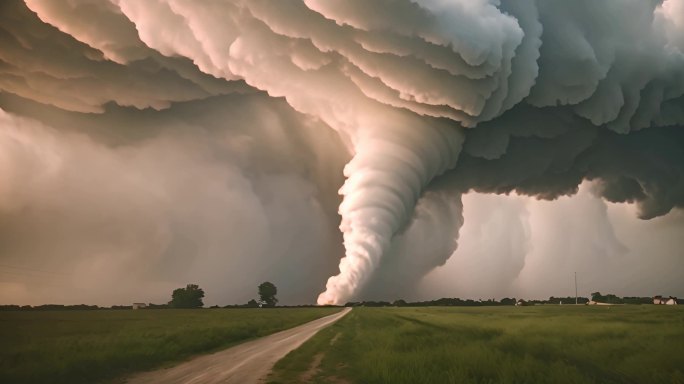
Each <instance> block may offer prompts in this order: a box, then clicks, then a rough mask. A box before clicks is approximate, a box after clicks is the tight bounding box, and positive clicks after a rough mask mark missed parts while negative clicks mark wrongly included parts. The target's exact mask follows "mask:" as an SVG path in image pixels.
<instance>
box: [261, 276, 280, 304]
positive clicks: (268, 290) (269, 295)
mask: <svg viewBox="0 0 684 384" xmlns="http://www.w3.org/2000/svg"><path fill="white" fill-rule="evenodd" d="M276 294H278V288H276V286H275V285H274V284H273V283H271V282H269V281H265V282H263V283H261V284H260V285H259V300H260V301H261V303H262V304H263V306H264V307H275V306H276V304H277V303H278V299H276Z"/></svg>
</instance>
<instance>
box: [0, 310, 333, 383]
mask: <svg viewBox="0 0 684 384" xmlns="http://www.w3.org/2000/svg"><path fill="white" fill-rule="evenodd" d="M337 311H339V309H336V308H274V309H204V310H180V309H179V310H175V309H169V310H140V311H55V312H1V313H0V344H1V345H2V348H0V383H13V384H23V383H74V384H78V383H93V382H97V381H102V380H106V379H111V378H114V377H117V376H120V375H123V374H127V373H130V372H134V371H141V370H146V369H151V368H154V367H158V366H160V365H163V364H165V363H169V362H177V361H179V360H183V359H186V358H188V357H189V356H192V355H195V354H199V353H202V352H208V351H212V350H216V349H220V348H225V347H228V346H231V345H233V344H237V343H239V342H242V341H245V340H248V339H252V338H255V337H260V336H264V335H267V334H270V333H273V332H277V331H280V330H283V329H287V328H291V327H293V326H296V325H299V324H303V323H306V322H308V321H311V320H314V319H316V318H319V317H322V316H325V315H329V314H332V313H334V312H337Z"/></svg>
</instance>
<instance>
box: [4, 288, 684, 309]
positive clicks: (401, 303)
mask: <svg viewBox="0 0 684 384" xmlns="http://www.w3.org/2000/svg"><path fill="white" fill-rule="evenodd" d="M591 299H592V301H596V302H599V303H608V304H653V298H652V297H631V296H627V297H618V296H616V295H613V294H607V295H601V294H600V293H599V292H594V293H593V294H592V297H591ZM588 302H589V298H586V297H578V298H577V303H578V304H587V303H588ZM677 302H678V303H679V304H684V300H683V299H678V300H677ZM516 304H518V305H544V304H575V298H574V297H571V296H568V297H554V296H551V297H549V298H548V300H522V299H516V298H515V297H512V298H509V297H505V298H503V299H501V300H498V301H497V300H495V299H488V300H472V299H459V298H446V297H443V298H441V299H437V300H429V301H413V302H407V301H405V300H395V301H394V302H389V301H350V302H348V303H346V304H345V305H344V306H345V307H482V306H503V305H516ZM279 307H280V308H305V307H317V305H283V306H279ZM167 308H171V307H170V306H169V305H168V304H147V306H145V307H142V308H140V309H141V310H145V309H167ZM209 308H259V303H258V302H257V301H256V300H250V301H249V302H247V303H245V304H233V305H226V306H223V307H219V306H218V305H214V306H211V307H209ZM130 309H133V306H132V305H112V306H111V307H100V306H97V305H86V304H78V305H61V304H44V305H36V306H30V305H0V311H84V310H130Z"/></svg>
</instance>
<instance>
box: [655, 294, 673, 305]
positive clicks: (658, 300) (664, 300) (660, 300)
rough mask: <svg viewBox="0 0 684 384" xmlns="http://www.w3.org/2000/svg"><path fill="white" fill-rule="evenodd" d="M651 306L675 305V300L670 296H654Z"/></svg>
mask: <svg viewBox="0 0 684 384" xmlns="http://www.w3.org/2000/svg"><path fill="white" fill-rule="evenodd" d="M653 304H657V305H677V298H676V297H673V296H670V297H662V296H660V295H658V296H655V297H654V298H653Z"/></svg>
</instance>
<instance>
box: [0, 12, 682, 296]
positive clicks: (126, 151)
mask: <svg viewBox="0 0 684 384" xmlns="http://www.w3.org/2000/svg"><path fill="white" fill-rule="evenodd" d="M683 4H684V2H683V1H681V0H666V1H664V2H662V3H658V2H644V1H636V0H635V1H604V2H599V3H597V2H594V1H588V0H587V1H579V2H573V3H572V4H570V3H568V2H564V1H560V0H558V1H533V0H526V1H501V2H499V1H485V0H478V1H470V0H469V1H466V0H462V1H451V2H446V1H440V0H422V1H413V2H411V1H407V0H406V1H401V0H395V1H390V0H386V1H377V2H367V1H362V0H353V1H348V0H347V1H337V0H334V1H317V0H304V1H302V0H285V1H267V0H251V1H237V0H236V1H227V2H206V3H202V4H201V5H198V4H196V3H195V2H190V1H183V0H168V1H161V0H160V1H146V2H140V1H134V0H130V1H129V0H111V1H104V2H102V1H88V0H82V1H70V2H68V3H66V4H65V3H63V2H58V1H34V0H29V1H26V3H25V4H23V3H20V2H17V1H9V2H4V3H3V4H2V5H1V7H2V12H1V16H0V17H1V18H2V20H1V21H2V23H0V25H1V26H2V27H0V28H1V30H0V32H1V33H0V39H1V40H2V41H3V46H4V47H6V49H3V50H2V52H0V91H1V93H0V108H2V110H4V112H3V114H2V119H3V123H2V124H3V127H6V128H5V129H4V131H3V136H2V139H1V140H2V141H1V142H0V146H2V147H3V149H5V150H4V151H3V155H2V157H0V171H1V172H3V173H2V175H3V178H4V179H5V180H10V181H9V182H6V183H3V185H2V186H0V209H1V210H2V211H0V212H2V213H0V215H1V216H0V220H2V221H3V222H6V223H10V222H11V223H12V224H6V225H4V226H3V228H5V229H4V230H3V231H2V232H0V236H3V237H4V238H7V239H13V240H12V241H9V243H8V244H9V245H6V246H4V247H5V248H6V250H5V251H4V252H3V253H4V255H11V256H3V257H4V260H10V261H12V263H14V264H11V265H22V266H26V265H28V266H29V267H27V268H34V269H35V271H37V270H39V269H38V267H35V266H34V267H32V266H33V265H38V266H39V265H41V262H40V261H39V260H43V258H45V257H47V256H45V255H46V254H47V253H50V252H48V251H47V250H44V249H37V248H33V247H34V246H37V245H30V244H28V243H30V239H31V238H35V237H40V238H45V236H46V235H44V233H45V232H47V229H45V230H43V231H38V230H36V228H41V227H40V226H39V225H38V224H37V223H34V222H32V221H26V220H29V219H28V218H30V217H34V220H37V221H41V220H42V221H44V222H47V221H50V220H59V219H64V220H66V222H67V223H66V224H67V225H64V226H63V230H64V231H68V230H71V231H72V232H69V234H63V235H55V237H54V239H53V238H50V239H51V240H45V241H44V242H45V243H46V244H53V243H54V244H61V245H63V246H64V249H61V248H60V247H57V248H55V249H56V251H54V252H52V253H54V254H55V256H54V258H55V260H64V263H65V265H71V266H72V267H73V268H71V267H69V268H65V269H69V270H70V271H75V272H74V273H76V274H77V275H78V276H88V274H90V275H92V276H99V274H97V273H93V272H92V270H95V269H96V270H98V271H101V270H104V269H108V270H116V269H117V268H119V269H120V272H119V273H116V274H112V276H120V275H122V274H124V273H125V271H127V270H129V269H134V270H140V271H142V272H140V276H141V277H140V278H138V281H141V282H142V281H149V276H150V275H149V273H153V272H152V271H158V270H161V271H163V270H164V268H165V267H160V265H169V263H171V264H172V265H173V263H180V264H177V265H183V263H184V262H188V260H193V259H194V260H203V261H202V263H198V265H199V264H201V265H202V266H201V267H197V268H198V269H197V270H196V272H195V274H192V275H188V276H187V277H188V278H195V279H199V278H200V277H202V276H211V277H207V278H206V279H207V281H210V282H211V283H210V284H212V287H216V288H217V289H222V290H226V289H228V288H229V289H232V290H236V289H237V290H241V289H244V288H243V287H244V286H245V285H246V284H247V283H246V282H245V283H242V282H241V281H238V282H236V283H235V284H233V285H231V284H228V283H226V285H222V284H221V283H220V281H221V279H222V278H230V277H231V276H238V275H242V276H246V275H249V276H250V279H252V276H255V277H254V278H256V276H258V277H259V278H260V277H262V276H263V277H268V276H275V275H277V273H276V272H269V273H265V272H263V271H266V270H269V271H280V272H282V271H286V272H283V273H284V275H286V276H288V277H287V278H284V280H285V281H287V282H291V284H293V285H294V284H295V282H297V281H299V282H300V285H299V286H298V287H297V288H292V289H293V290H295V291H296V292H302V293H301V294H297V295H294V294H293V296H292V297H293V298H295V297H296V298H297V299H298V300H299V299H301V298H302V297H305V296H306V295H305V294H304V293H303V292H306V293H307V294H311V292H312V290H314V291H315V288H314V287H316V286H319V287H320V281H321V280H324V279H325V275H326V274H331V273H334V272H333V270H334V268H333V267H331V264H334V263H335V262H336V259H337V258H338V257H339V256H340V252H341V250H340V242H339V239H340V238H339V235H337V234H336V232H335V231H334V227H335V226H336V225H337V224H338V223H340V222H341V224H340V230H341V232H342V239H343V246H344V257H343V258H341V261H340V263H339V273H338V274H336V275H335V276H333V277H331V278H330V279H329V280H328V283H327V286H326V289H325V291H324V292H323V293H322V294H321V295H320V297H319V299H318V302H319V303H321V304H323V303H338V304H339V303H344V302H345V301H348V300H350V299H353V298H355V297H359V295H362V296H363V295H371V296H372V295H380V294H381V293H382V292H392V290H393V289H395V288H392V287H398V286H405V287H407V288H406V290H408V291H410V290H411V288H412V287H415V286H416V284H417V283H418V282H419V281H420V279H421V278H422V277H423V276H424V275H425V274H426V273H428V272H429V271H431V270H432V269H434V268H435V267H437V266H440V265H442V264H444V263H445V262H446V260H447V259H448V258H449V256H450V255H451V254H452V253H453V252H454V250H455V249H456V248H457V243H456V239H457V238H458V231H459V228H460V226H461V225H462V223H463V214H462V204H461V196H462V194H464V193H467V192H468V191H477V192H481V193H495V194H502V193H510V192H512V191H515V192H517V193H518V194H521V195H530V196H534V197H536V198H541V199H555V198H557V197H559V196H562V195H568V194H574V193H576V192H577V190H578V186H579V185H580V184H581V183H582V182H583V181H585V180H589V181H591V182H592V185H593V188H594V193H596V194H597V195H598V196H601V197H602V198H604V199H606V200H608V201H611V202H629V203H634V204H636V205H637V206H638V215H639V217H641V218H644V219H651V218H654V217H658V216H662V215H665V214H667V213H668V212H670V211H671V210H672V209H673V208H675V207H682V206H684V134H683V133H681V132H683V131H682V125H683V124H684V99H683V97H682V95H683V94H684V65H683V64H684V53H683V52H684V51H683V49H684V48H683V44H682V41H683V40H682V36H684V29H683V26H684V23H683V22H682V20H683V19H682V16H681V15H682V12H680V11H681V10H682V8H683V7H684V5H683ZM625 20H629V22H625ZM22 116H23V117H22ZM345 162H346V163H347V164H346V165H345V166H344V169H343V170H342V164H344V163H345ZM342 177H344V180H343V179H342ZM88 185H89V186H98V187H86V186H88ZM338 188H341V189H340V191H339V193H340V194H341V196H342V201H341V202H340V201H339V199H338V198H337V197H336V196H335V191H336V190H337V189H338ZM105 205H106V206H107V207H104V206H105ZM338 205H339V207H338V208H336V207H337V206H338ZM26 210H28V211H30V212H32V214H25V213H24V211H26ZM336 210H337V212H338V213H336V212H335V211H336ZM18 212H22V213H21V214H19V213H18ZM338 214H339V216H338ZM32 215H33V216H32ZM17 217H20V219H18V218H17ZM236 217H237V218H240V219H234V218H236ZM10 219H11V220H10ZM466 219H467V218H466ZM70 220H76V221H77V223H71V224H73V225H71V224H70V223H69V221H70ZM81 220H85V221H84V222H82V221H81ZM92 220H94V222H95V223H99V224H97V225H94V224H93V222H91V221H92ZM22 221H26V223H24V224H22ZM133 224H139V225H140V227H136V226H135V225H133ZM22 225H23V227H22ZM98 225H101V226H102V227H104V228H99V230H100V231H101V232H100V233H99V234H98ZM86 227H87V228H88V229H93V231H94V232H92V233H91V232H90V231H87V232H86V233H85V234H84V235H83V238H84V239H86V240H87V241H85V242H84V244H82V245H77V244H78V241H77V238H78V237H76V236H75V235H74V234H75V233H79V232H80V231H81V229H82V228H86ZM21 228H24V231H25V232H22V233H21V234H17V235H15V234H14V231H18V230H20V229H21ZM28 228H33V229H34V231H35V232H32V231H30V230H29V229H28ZM492 236H493V237H494V238H500V237H501V236H503V235H497V234H494V235H492ZM112 239H115V241H112ZM141 239H145V241H143V240H141ZM606 241H607V242H609V241H610V239H609V238H606ZM90 242H92V243H93V245H92V247H90V246H89V245H88V243H90ZM136 247H140V248H139V249H135V248H136ZM50 248H53V247H52V246H50ZM505 248H506V249H505V250H501V251H500V252H502V254H503V255H505V254H507V252H510V253H512V254H515V253H520V252H523V251H522V249H524V248H525V245H524V242H523V243H515V244H510V246H509V247H505ZM17 249H18V250H22V249H23V251H17ZM497 249H498V248H497ZM122 250H126V251H125V252H124V251H122ZM119 252H123V253H126V255H125V256H116V255H117V253H119ZM497 252H499V251H497ZM58 254H64V255H65V256H57V255H58ZM186 254H187V255H188V256H185V255H186ZM222 254H223V255H222ZM419 254H420V256H419ZM37 255H40V256H37ZM79 255H80V256H79ZM98 255H102V256H98ZM113 255H114V256H113ZM191 255H195V256H191ZM197 255H204V256H197ZM31 257H35V262H31V263H28V264H27V263H26V260H27V259H30V258H31ZM51 257H53V256H51ZM242 257H244V258H246V259H242ZM502 257H505V256H502ZM70 258H73V259H74V260H75V259H78V260H80V261H79V262H78V263H76V264H79V265H81V264H83V265H86V267H83V268H86V269H85V270H79V269H74V268H76V267H74V265H76V264H69V262H68V260H69V259H70ZM127 258H130V259H131V260H136V262H134V263H132V264H130V266H127V264H126V263H125V260H127ZM19 260H23V261H21V264H16V263H20V262H19ZM98 260H106V261H98ZM122 260H124V261H123V262H122ZM138 260H144V262H138ZM155 260H156V261H155ZM169 260H172V261H169ZM174 260H175V261H174ZM239 260H242V261H239ZM331 260H332V261H331ZM56 262H57V261H56ZM109 262H111V263H113V264H115V265H116V267H114V266H108V264H107V263H109ZM88 263H90V264H88ZM225 263H228V264H227V265H230V266H231V268H230V272H222V271H221V269H219V268H217V266H218V265H226V264H225ZM519 263H520V262H519V261H518V262H511V265H510V268H508V269H507V271H515V270H516V269H519ZM87 265H91V267H87ZM92 265H94V266H92ZM103 265H104V267H103ZM301 265H305V266H306V268H302V267H301ZM87 268H91V269H87ZM181 268H182V267H179V269H174V271H178V270H180V269H181ZM236 269H237V270H244V271H245V273H244V274H242V273H241V272H235V270H236ZM190 270H191V269H190ZM145 271H148V272H145ZM136 273H138V272H134V273H133V274H132V275H133V276H135V275H136ZM154 273H156V272H154ZM36 274H39V272H36ZM305 275H310V276H315V277H313V278H311V279H303V278H302V279H300V278H299V277H298V276H305ZM178 278H179V276H178V274H175V276H174V278H172V279H171V278H169V279H165V278H160V279H159V281H173V282H174V283H175V282H176V281H178ZM114 280H116V279H114ZM238 280H239V279H238ZM304 280H306V283H301V281H304ZM84 284H85V283H84ZM93 284H95V282H93ZM284 284H290V283H284ZM84 286H85V285H84ZM166 288H167V287H166V286H164V287H163V289H166ZM160 290H161V289H160ZM388 290H389V291H388ZM395 292H401V290H395ZM243 296H245V295H243ZM241 297H242V296H241Z"/></svg>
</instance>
